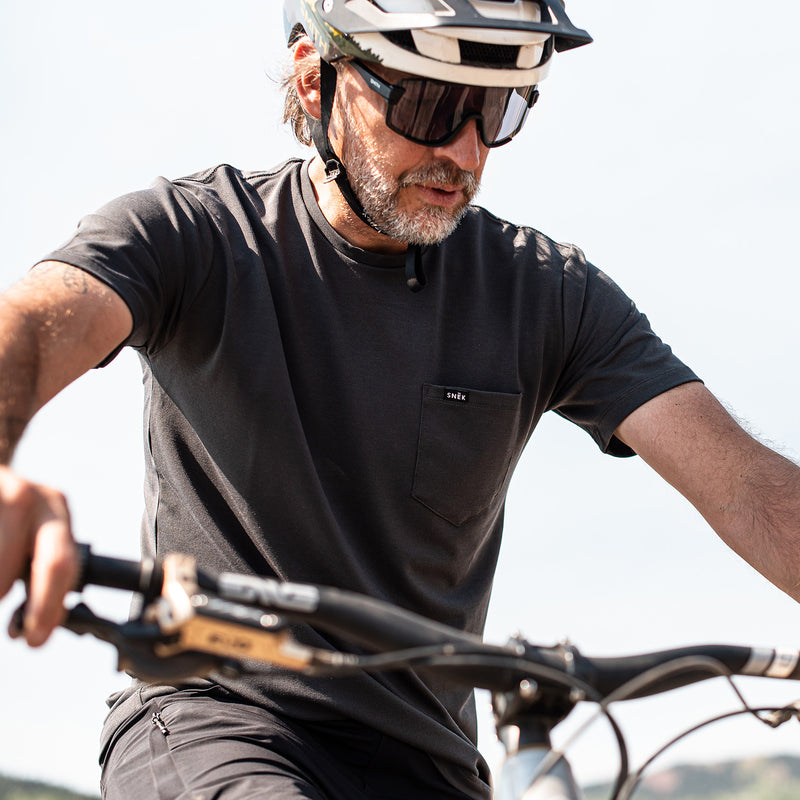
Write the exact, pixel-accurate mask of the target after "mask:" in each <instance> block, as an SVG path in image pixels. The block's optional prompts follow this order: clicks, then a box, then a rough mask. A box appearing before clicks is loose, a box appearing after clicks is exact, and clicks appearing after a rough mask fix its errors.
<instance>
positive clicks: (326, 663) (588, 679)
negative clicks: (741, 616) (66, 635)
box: [66, 545, 800, 700]
mask: <svg viewBox="0 0 800 800" xmlns="http://www.w3.org/2000/svg"><path fill="white" fill-rule="evenodd" d="M79 547H80V553H81V565H82V568H81V576H80V580H79V585H78V586H77V587H76V588H77V589H78V590H81V589H83V588H84V587H85V586H87V585H90V584H93V585H99V586H106V587H111V588H118V589H124V590H129V591H135V592H139V593H140V594H142V595H143V597H144V598H145V601H146V602H147V603H149V605H148V607H147V610H146V612H145V613H144V614H143V616H142V618H140V620H138V621H132V622H129V623H125V624H123V625H121V626H116V638H117V639H119V638H120V637H122V638H124V637H127V638H128V640H129V642H134V643H135V642H136V641H139V642H140V643H141V642H149V643H150V644H151V645H152V652H150V651H148V659H149V657H150V656H152V655H155V656H156V657H157V658H160V659H163V660H164V661H165V665H164V666H165V667H167V666H168V662H169V660H170V659H173V660H174V661H173V664H174V665H175V666H179V670H178V671H183V670H184V669H185V667H186V663H187V661H191V657H192V656H193V655H194V656H197V654H203V655H204V656H205V658H202V659H201V658H198V661H199V662H202V663H199V664H198V668H199V669H207V668H208V664H209V658H208V656H214V657H216V658H217V659H221V661H219V662H214V659H212V662H214V663H215V664H216V665H217V666H220V665H222V666H226V664H227V666H228V667H230V666H231V664H230V659H231V658H234V659H239V658H245V657H246V658H256V659H261V660H265V661H269V662H272V663H276V664H278V665H281V666H284V667H288V668H291V669H297V670H301V671H306V672H309V673H312V674H320V673H322V672H325V673H328V674H343V673H346V672H353V671H356V670H387V669H399V668H406V667H413V668H415V669H418V670H420V671H423V672H432V671H435V672H436V673H437V674H438V675H439V676H441V677H443V678H445V679H446V680H448V681H450V682H453V683H459V684H462V685H469V686H472V687H477V688H482V689H489V690H491V691H493V692H506V691H511V690H513V689H516V688H517V687H518V686H519V684H520V682H521V681H524V680H529V679H531V678H534V679H535V680H537V681H540V682H544V683H546V684H559V685H563V686H568V687H570V688H572V689H576V688H577V689H578V690H579V691H581V692H583V693H584V695H585V696H586V697H587V698H588V699H595V700H602V699H606V700H607V699H609V698H613V697H614V695H615V693H618V692H620V691H621V690H622V689H625V693H624V699H628V698H634V697H644V696H647V695H652V694H658V693H661V692H664V691H668V690H670V689H674V688H677V687H680V686H686V685H688V684H691V683H695V682H698V681H702V680H705V679H708V678H711V677H715V676H717V675H723V674H724V675H754V676H764V677H771V678H784V679H791V680H797V679H800V652H799V651H797V650H782V649H770V648H750V647H745V646H733V645H719V644H707V645H696V646H692V647H681V648H672V649H668V650H662V651H658V652H650V653H641V654H636V655H629V656H622V657H612V658H608V657H602V658H597V657H588V656H585V655H583V654H582V653H580V652H579V651H578V650H577V649H576V648H575V647H573V646H571V645H569V644H564V643H561V644H558V645H555V646H542V645H534V644H530V643H528V642H525V641H523V640H521V639H512V640H511V641H510V642H508V643H507V644H505V645H492V644H486V643H484V642H483V641H482V640H481V639H479V638H478V637H476V636H472V635H470V634H467V633H464V632H463V631H460V630H457V629H455V628H451V627H448V626H446V625H442V624H440V623H437V622H433V621H431V620H428V619H426V618H424V617H422V616H420V615H418V614H415V613H412V612H410V611H406V610H403V609H401V608H398V607H397V606H394V605H391V604H389V603H386V602H383V601H380V600H376V599H373V598H369V597H365V596H363V595H360V594H356V593H353V592H348V591H345V590H341V589H335V588H329V587H322V586H316V585H311V584H298V583H287V582H281V581H278V580H275V579H272V578H261V577H256V576H253V575H239V574H233V573H221V574H219V575H215V574H212V573H209V572H205V571H201V570H198V569H196V568H195V565H194V561H193V560H192V559H190V558H187V557H185V556H168V557H167V558H166V559H165V560H164V562H163V563H156V562H152V561H147V560H145V561H142V562H138V561H127V560H122V559H117V558H109V557H104V556H98V555H95V554H93V553H92V552H91V550H90V548H89V547H88V546H87V545H80V546H79ZM102 622H103V623H106V625H105V627H104V625H103V624H102V623H100V622H99V618H97V617H94V615H93V614H91V612H89V611H88V609H86V607H85V606H81V607H79V609H77V610H75V609H73V611H72V612H71V613H70V616H69V618H68V620H67V623H66V626H67V627H70V628H72V629H73V630H76V632H87V631H88V632H92V633H95V635H97V634H98V632H102V633H103V634H110V633H111V632H112V631H111V628H109V627H108V624H107V621H102ZM289 623H295V624H296V623H302V624H308V625H311V626H312V627H314V628H317V629H319V630H321V631H324V632H327V633H329V634H334V635H336V636H337V637H338V638H339V639H341V640H345V641H348V642H351V643H353V644H354V645H358V646H360V647H362V648H364V649H366V650H367V651H370V652H371V653H374V654H377V655H372V656H370V655H360V654H354V653H350V654H347V653H338V652H330V651H326V650H319V649H315V648H310V647H306V646H304V645H299V644H297V643H295V642H294V641H293V640H292V639H291V637H290V635H289V632H288V630H287V625H288V624H289ZM101 629H102V631H101ZM101 638H106V639H107V640H109V638H113V637H110V636H109V635H104V636H101ZM115 644H116V642H115ZM129 657H132V656H130V654H129ZM179 657H180V659H181V660H180V661H179V660H178V659H179ZM131 667H133V669H132V671H133V672H134V673H136V672H137V669H136V664H132V665H131V664H129V665H128V666H127V668H129V669H130V668H131ZM148 667H152V664H149V663H148ZM139 671H140V672H142V671H143V672H146V671H147V670H146V669H145V670H141V669H140V670H139ZM644 675H647V676H648V677H647V680H646V681H643V680H639V679H640V677H641V676H644ZM614 699H617V698H614ZM619 699H623V698H622V697H619Z"/></svg>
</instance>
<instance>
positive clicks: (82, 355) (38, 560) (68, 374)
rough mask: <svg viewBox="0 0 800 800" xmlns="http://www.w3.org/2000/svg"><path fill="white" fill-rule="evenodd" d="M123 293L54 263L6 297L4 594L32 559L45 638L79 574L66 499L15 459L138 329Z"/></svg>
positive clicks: (30, 633) (32, 593)
mask: <svg viewBox="0 0 800 800" xmlns="http://www.w3.org/2000/svg"><path fill="white" fill-rule="evenodd" d="M131 326H132V319H131V315H130V312H129V310H128V307H127V306H126V305H125V303H124V302H123V301H122V299H121V298H120V297H119V296H118V295H117V294H116V293H114V292H113V291H112V290H111V289H109V288H108V287H107V286H105V284H103V283H102V282H100V281H98V280H97V279H95V278H93V277H92V276H90V275H88V274H87V273H85V272H83V271H82V270H79V269H76V268H75V267H71V266H68V265H67V264H61V263H59V262H46V263H44V264H40V265H39V266H37V267H36V268H35V269H33V270H32V271H31V272H30V273H28V275H27V276H26V277H25V278H23V279H22V280H21V281H20V282H19V283H17V284H15V285H14V286H12V287H11V288H10V289H9V290H8V291H7V292H6V293H5V294H4V295H2V296H0V464H1V465H2V466H0V597H2V596H3V595H5V593H6V592H7V591H8V590H9V588H10V587H11V585H12V583H13V582H14V581H15V580H16V579H17V578H19V577H21V576H22V575H23V573H24V571H25V570H26V568H27V567H28V564H29V563H30V585H29V590H28V607H27V613H26V620H25V636H26V638H27V640H28V642H29V643H30V644H34V645H36V644H41V643H42V642H44V641H45V640H46V638H47V636H48V635H49V634H50V631H51V630H52V628H53V627H54V626H55V625H56V624H57V623H58V621H59V619H60V616H61V613H62V601H63V596H64V594H65V593H66V592H67V591H68V590H69V588H70V587H71V585H72V583H73V581H74V575H75V568H76V565H75V554H74V549H73V547H72V533H71V529H70V524H69V512H68V510H67V504H66V501H65V499H64V497H63V495H61V494H60V493H59V492H57V491H55V490H53V489H49V488H47V487H43V486H39V485H37V484H34V483H31V482H30V481H27V480H25V479H24V478H22V477H20V476H19V475H16V474H15V473H14V472H13V471H12V470H11V469H10V468H9V466H8V465H9V463H10V461H11V457H12V455H13V453H14V449H15V447H16V446H17V444H18V443H19V440H20V438H21V436H22V433H23V431H24V430H25V426H26V425H27V424H28V422H29V421H30V419H31V418H32V417H33V415H34V414H35V413H36V412H37V411H38V410H39V409H40V408H41V407H42V406H43V405H44V404H45V403H46V402H47V401H48V400H50V399H51V398H52V397H54V396H55V395H56V394H57V393H58V392H60V391H61V390H62V389H63V388H64V387H66V386H67V385H68V384H70V383H71V382H72V381H73V380H75V379H76V378H77V377H79V376H80V375H82V374H83V373H84V372H86V371H87V370H88V369H91V368H92V367H93V366H96V365H97V364H98V363H99V362H100V361H102V359H103V358H105V356H107V355H108V354H109V353H110V352H111V351H112V350H113V349H114V348H115V347H116V346H117V345H118V344H119V343H120V342H122V341H123V340H124V339H125V338H126V337H127V336H128V334H129V333H130V330H131Z"/></svg>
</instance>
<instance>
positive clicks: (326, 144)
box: [306, 58, 425, 292]
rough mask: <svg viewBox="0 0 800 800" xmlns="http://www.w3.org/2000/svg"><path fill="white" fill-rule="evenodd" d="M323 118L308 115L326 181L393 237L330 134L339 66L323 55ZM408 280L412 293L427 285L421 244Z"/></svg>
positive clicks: (414, 249) (409, 257)
mask: <svg viewBox="0 0 800 800" xmlns="http://www.w3.org/2000/svg"><path fill="white" fill-rule="evenodd" d="M319 90H320V118H319V119H317V118H316V117H312V116H311V115H310V114H306V119H307V120H308V127H309V131H310V133H311V140H312V141H313V142H314V147H316V148H317V152H318V153H319V154H320V156H321V157H322V160H323V161H324V162H325V183H330V182H331V181H335V182H336V185H337V186H338V187H339V191H340V192H341V193H342V197H344V199H345V201H346V202H347V205H348V206H350V208H351V209H352V211H353V213H354V214H355V215H356V216H357V217H358V218H359V219H360V220H362V221H363V222H365V223H366V224H367V225H369V226H370V228H372V229H373V230H376V231H377V232H378V233H381V234H383V235H384V236H390V235H391V234H388V233H387V232H386V231H384V230H383V229H382V228H380V227H379V226H378V225H377V224H376V223H375V222H374V221H373V220H372V219H371V217H370V216H369V214H367V212H366V211H365V210H364V206H362V205H361V201H360V200H359V199H358V197H356V193H355V192H354V191H353V187H352V186H351V185H350V181H349V180H348V179H347V171H346V170H345V168H344V164H342V160H341V158H340V157H339V156H338V155H337V154H336V152H335V150H334V149H333V145H332V144H331V140H330V137H329V135H328V128H329V127H330V124H331V115H332V114H333V103H334V100H335V98H336V67H334V66H333V65H332V64H329V63H328V62H327V61H325V59H324V58H321V59H320V61H319ZM405 274H406V283H407V284H408V288H409V289H411V291H412V292H418V291H420V290H421V289H422V288H423V287H424V286H425V273H424V272H423V269H422V249H421V248H420V247H419V246H417V245H409V247H408V251H407V252H406V268H405Z"/></svg>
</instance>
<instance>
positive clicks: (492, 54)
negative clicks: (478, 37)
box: [458, 39, 519, 69]
mask: <svg viewBox="0 0 800 800" xmlns="http://www.w3.org/2000/svg"><path fill="white" fill-rule="evenodd" d="M458 45H459V48H460V49H461V63H462V64H469V65H470V66H481V67H510V68H512V69H513V68H514V67H515V66H516V64H517V54H518V53H519V46H518V45H511V44H487V43H485V42H470V41H467V40H465V39H460V40H459V42H458Z"/></svg>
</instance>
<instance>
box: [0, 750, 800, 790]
mask: <svg viewBox="0 0 800 800" xmlns="http://www.w3.org/2000/svg"><path fill="white" fill-rule="evenodd" d="M608 797H609V788H608V787H607V786H592V787H589V788H588V789H587V790H586V800H608ZM799 799H800V757H795V756H777V757H775V758H757V759H751V760H747V761H731V762H727V763H723V764H715V765H713V766H694V765H685V766H679V767H674V768H672V769H667V770H663V771H661V772H656V773H653V775H652V776H650V777H649V778H646V779H645V781H644V782H643V784H642V785H641V786H640V787H639V789H638V790H637V791H636V792H634V794H633V798H632V800H799ZM0 800H98V798H97V796H91V795H85V794H79V793H77V792H70V791H68V790H67V789H62V788H60V787H58V786H50V785H48V784H46V783H38V782H36V781H26V780H21V779H19V778H8V777H5V776H3V775H0Z"/></svg>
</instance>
